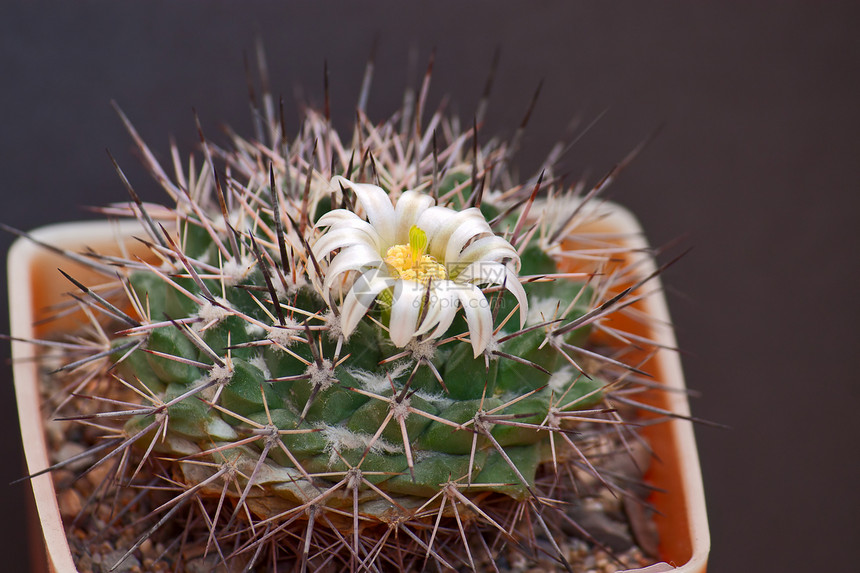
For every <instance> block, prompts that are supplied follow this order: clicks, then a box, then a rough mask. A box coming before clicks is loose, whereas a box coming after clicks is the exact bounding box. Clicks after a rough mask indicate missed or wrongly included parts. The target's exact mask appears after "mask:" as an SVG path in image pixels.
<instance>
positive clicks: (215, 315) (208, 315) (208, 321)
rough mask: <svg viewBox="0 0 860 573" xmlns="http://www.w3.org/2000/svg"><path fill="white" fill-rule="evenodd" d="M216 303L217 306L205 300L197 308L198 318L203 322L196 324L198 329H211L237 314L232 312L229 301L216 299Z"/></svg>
mask: <svg viewBox="0 0 860 573" xmlns="http://www.w3.org/2000/svg"><path fill="white" fill-rule="evenodd" d="M215 302H216V303H217V304H212V303H211V302H210V301H208V300H206V299H203V303H202V304H201V305H200V306H199V307H198V308H197V317H198V318H200V319H201V321H200V322H198V323H195V327H197V328H198V329H199V328H202V327H204V326H206V327H207V328H211V327H212V326H214V325H216V324H218V323H219V322H221V321H222V320H224V319H225V318H227V317H228V316H232V315H233V314H235V313H234V311H233V310H231V307H230V303H229V301H227V300H226V299H223V298H221V297H215Z"/></svg>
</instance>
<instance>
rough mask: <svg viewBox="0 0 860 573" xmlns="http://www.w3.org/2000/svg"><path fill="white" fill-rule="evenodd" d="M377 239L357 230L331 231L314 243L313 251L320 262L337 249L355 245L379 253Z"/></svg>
mask: <svg viewBox="0 0 860 573" xmlns="http://www.w3.org/2000/svg"><path fill="white" fill-rule="evenodd" d="M378 244H379V243H378V239H377V237H373V236H370V235H368V234H366V233H365V232H363V231H357V230H355V229H329V230H328V231H327V232H326V233H325V234H324V235H322V236H321V237H320V238H319V239H317V240H316V242H315V243H314V245H313V247H312V250H313V253H314V257H315V258H316V259H317V260H318V261H319V260H321V259H323V258H324V257H325V256H326V255H328V254H329V253H331V252H332V251H334V250H335V249H343V248H347V247H352V246H355V245H364V246H366V247H368V248H370V249H373V250H374V251H376V252H377V253H379V251H380V249H379V247H378Z"/></svg>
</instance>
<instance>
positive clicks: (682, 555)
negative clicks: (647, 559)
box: [8, 204, 710, 573]
mask: <svg viewBox="0 0 860 573" xmlns="http://www.w3.org/2000/svg"><path fill="white" fill-rule="evenodd" d="M601 209H605V210H607V212H608V213H609V215H608V216H607V217H604V218H602V219H601V220H600V221H599V222H598V223H595V224H594V225H592V226H591V228H589V229H588V231H590V232H595V233H612V234H618V235H619V236H622V237H623V243H624V244H626V245H627V246H631V247H635V248H644V247H646V246H647V245H646V243H645V240H644V238H643V237H642V234H641V229H640V227H639V225H638V223H637V222H636V220H635V219H634V218H633V217H632V215H630V213H629V212H627V211H626V210H624V209H622V208H619V207H615V206H611V205H610V206H607V205H606V204H603V205H602V206H601ZM134 229H138V227H136V225H134V224H133V223H131V224H128V225H117V224H111V223H105V222H85V223H68V224H62V225H53V226H49V227H44V228H42V229H39V230H37V231H35V232H34V233H33V236H34V238H36V239H38V240H40V241H42V242H44V243H46V244H50V245H56V246H61V247H63V248H66V249H70V250H73V251H76V250H80V249H83V248H85V247H92V248H93V249H96V250H98V251H100V252H105V251H110V250H114V251H117V250H118V248H117V247H116V243H117V240H116V239H117V237H123V238H125V239H128V237H130V236H131V234H132V233H133V232H134ZM127 243H128V245H129V246H130V245H132V244H133V242H132V241H127ZM642 256H645V255H642ZM645 264H646V265H650V266H651V267H652V268H653V264H654V263H653V261H650V260H648V261H645ZM58 267H61V268H63V270H65V271H66V272H69V273H70V274H71V275H72V276H74V277H76V278H77V279H78V280H82V282H84V283H87V279H88V278H89V277H93V275H94V273H93V272H92V271H90V270H88V269H86V268H85V267H83V266H80V265H78V264H75V263H73V262H70V261H69V260H68V259H65V258H63V257H61V256H60V255H58V254H56V253H53V252H51V251H49V250H47V249H45V248H43V247H40V246H38V245H36V244H34V243H33V242H31V241H29V240H26V239H20V240H18V241H16V242H15V244H14V245H13V246H12V249H11V250H10V252H9V258H8V273H9V300H10V304H9V309H10V319H11V326H12V330H11V333H12V336H13V337H16V338H22V339H30V338H34V337H35V338H37V337H40V336H44V335H46V333H47V327H48V326H49V327H50V328H51V329H52V330H56V329H69V330H71V329H72V328H73V327H74V325H75V318H74V317H68V318H66V319H65V320H64V321H52V322H51V323H50V324H49V325H40V326H34V323H35V322H37V321H39V320H40V319H42V318H44V317H45V314H46V309H47V308H48V307H49V306H50V305H52V304H55V303H57V302H60V301H61V300H62V299H63V298H64V297H63V293H66V292H69V291H70V290H72V289H73V287H72V286H71V285H70V284H69V283H68V282H67V281H66V279H65V278H63V276H62V275H61V274H60V273H59V272H57V268H58ZM651 288H652V289H653V290H658V291H659V290H660V289H659V284H658V283H656V282H655V283H651ZM637 304H640V305H641V306H640V310H642V311H644V312H646V313H647V314H648V315H650V316H651V317H653V318H654V319H656V320H655V324H656V325H659V324H670V321H669V314H668V310H667V308H666V303H665V300H664V299H663V298H662V294H661V293H658V294H657V295H655V296H649V297H647V298H646V299H644V300H642V301H641V302H640V303H637ZM642 328H644V327H642ZM644 333H645V334H648V335H650V336H651V337H652V338H654V339H655V340H657V341H658V342H659V343H660V344H662V345H665V346H669V347H674V346H675V337H674V333H673V332H672V329H671V328H669V327H666V328H660V329H658V328H657V327H656V326H655V327H653V329H652V330H651V332H648V330H647V329H646V330H645V331H644ZM33 353H34V349H33V347H32V346H31V345H30V344H27V343H25V342H18V341H16V342H13V343H12V356H13V359H14V376H15V392H16V395H17V399H18V413H19V418H20V420H21V435H22V436H23V440H24V452H25V456H26V461H27V467H28V468H29V471H30V472H31V473H36V472H39V471H41V470H43V469H45V468H47V467H48V466H49V465H50V463H49V457H48V450H47V446H46V439H45V427H44V421H43V413H42V411H41V399H40V394H39V389H38V385H39V377H38V370H37V365H36V364H35V363H34V362H33V361H32V360H29V359H28V358H30V357H32V356H33ZM651 364H652V366H651V370H652V373H653V374H655V376H656V378H657V379H658V380H660V381H661V382H663V383H664V384H667V385H668V386H670V387H672V388H674V389H676V390H678V391H677V392H660V393H654V394H653V395H650V396H649V398H648V399H649V400H651V404H652V405H654V406H657V407H659V408H663V409H667V410H671V411H673V412H675V413H677V414H681V415H689V405H688V403H687V398H686V395H685V394H684V392H683V390H684V388H685V386H684V378H683V374H682V371H681V364H680V360H679V357H678V355H677V353H673V352H668V351H665V352H660V353H658V354H657V356H656V357H655V358H654V360H653V361H652V362H651ZM643 434H644V435H645V436H646V437H647V439H648V440H649V441H650V444H651V446H652V448H653V449H654V451H655V453H656V455H657V458H658V460H659V461H655V462H654V463H653V464H651V468H650V469H649V471H648V474H647V475H646V479H647V481H649V482H650V483H651V484H653V485H655V486H656V487H657V488H659V489H660V490H663V491H665V492H666V493H659V492H656V493H653V494H652V496H651V498H650V499H649V500H648V501H649V502H650V503H652V504H653V505H654V506H655V507H656V508H657V510H658V511H659V515H658V516H657V517H656V525H657V528H658V530H659V534H660V546H659V552H660V559H661V560H662V561H663V562H665V563H668V564H670V565H672V566H674V567H676V568H671V567H670V568H668V569H667V568H665V566H661V565H659V564H658V565H656V566H652V567H649V568H646V569H644V570H641V571H647V572H648V573H651V572H652V571H653V572H655V573H656V572H658V571H676V572H679V573H704V571H705V568H706V564H707V557H708V551H709V548H710V535H709V532H708V523H707V517H706V512H705V499H704V491H703V488H702V477H701V471H700V468H699V459H698V454H697V452H696V444H695V440H694V436H693V429H692V426H691V424H690V423H689V422H685V421H680V420H676V421H671V422H666V423H661V424H655V425H653V426H650V427H648V428H646V429H645V430H644V431H643ZM31 484H32V487H33V493H34V496H35V501H36V503H35V505H36V512H35V513H37V514H38V519H39V521H40V523H41V531H42V536H43V540H44V546H45V549H46V553H45V555H47V560H46V561H44V560H41V559H39V560H37V561H41V563H40V564H38V563H37V564H38V565H40V566H41V568H39V569H36V570H39V571H55V572H58V573H67V572H74V571H76V569H75V565H74V563H73V561H72V556H71V552H70V550H69V544H68V541H67V540H66V535H65V531H64V528H63V523H62V519H61V517H60V510H59V506H58V503H57V496H56V492H55V490H54V484H53V481H52V479H51V476H50V475H48V474H43V475H40V476H38V477H35V478H33V479H32V480H31ZM33 542H34V543H35V544H39V540H37V539H36V540H33ZM35 553H41V552H40V550H38V549H37V550H36V552H35Z"/></svg>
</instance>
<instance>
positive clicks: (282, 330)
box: [266, 318, 302, 348]
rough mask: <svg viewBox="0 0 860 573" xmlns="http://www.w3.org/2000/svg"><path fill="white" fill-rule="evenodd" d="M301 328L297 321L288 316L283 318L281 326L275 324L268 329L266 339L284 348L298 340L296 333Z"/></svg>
mask: <svg viewBox="0 0 860 573" xmlns="http://www.w3.org/2000/svg"><path fill="white" fill-rule="evenodd" d="M301 329H302V328H301V326H299V323H298V322H296V321H295V320H292V319H290V318H285V319H284V325H283V326H280V325H276V326H273V327H271V328H270V329H269V332H268V333H267V334H266V339H267V340H271V341H272V342H274V343H275V344H278V345H280V346H283V347H284V348H289V347H290V346H292V345H293V344H295V343H296V342H297V341H298V340H299V339H298V337H297V336H296V333H297V332H299V331H300V330H301Z"/></svg>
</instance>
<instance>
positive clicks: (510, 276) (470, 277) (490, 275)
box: [457, 261, 529, 328]
mask: <svg viewBox="0 0 860 573" xmlns="http://www.w3.org/2000/svg"><path fill="white" fill-rule="evenodd" d="M457 280H458V281H460V282H468V283H474V284H487V283H490V284H495V285H504V287H505V288H506V289H507V290H509V291H510V292H511V294H512V295H514V297H515V298H516V299H517V303H519V305H520V328H522V327H523V326H525V321H526V318H527V316H528V313H529V300H528V297H527V296H526V291H525V289H524V288H523V285H522V284H521V283H520V280H519V279H518V278H517V275H516V274H515V273H514V272H513V271H511V269H510V267H508V266H507V265H503V264H502V263H496V262H493V261H476V262H474V263H472V264H471V265H469V266H467V267H466V268H465V269H463V271H462V272H461V273H460V274H459V275H457Z"/></svg>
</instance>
